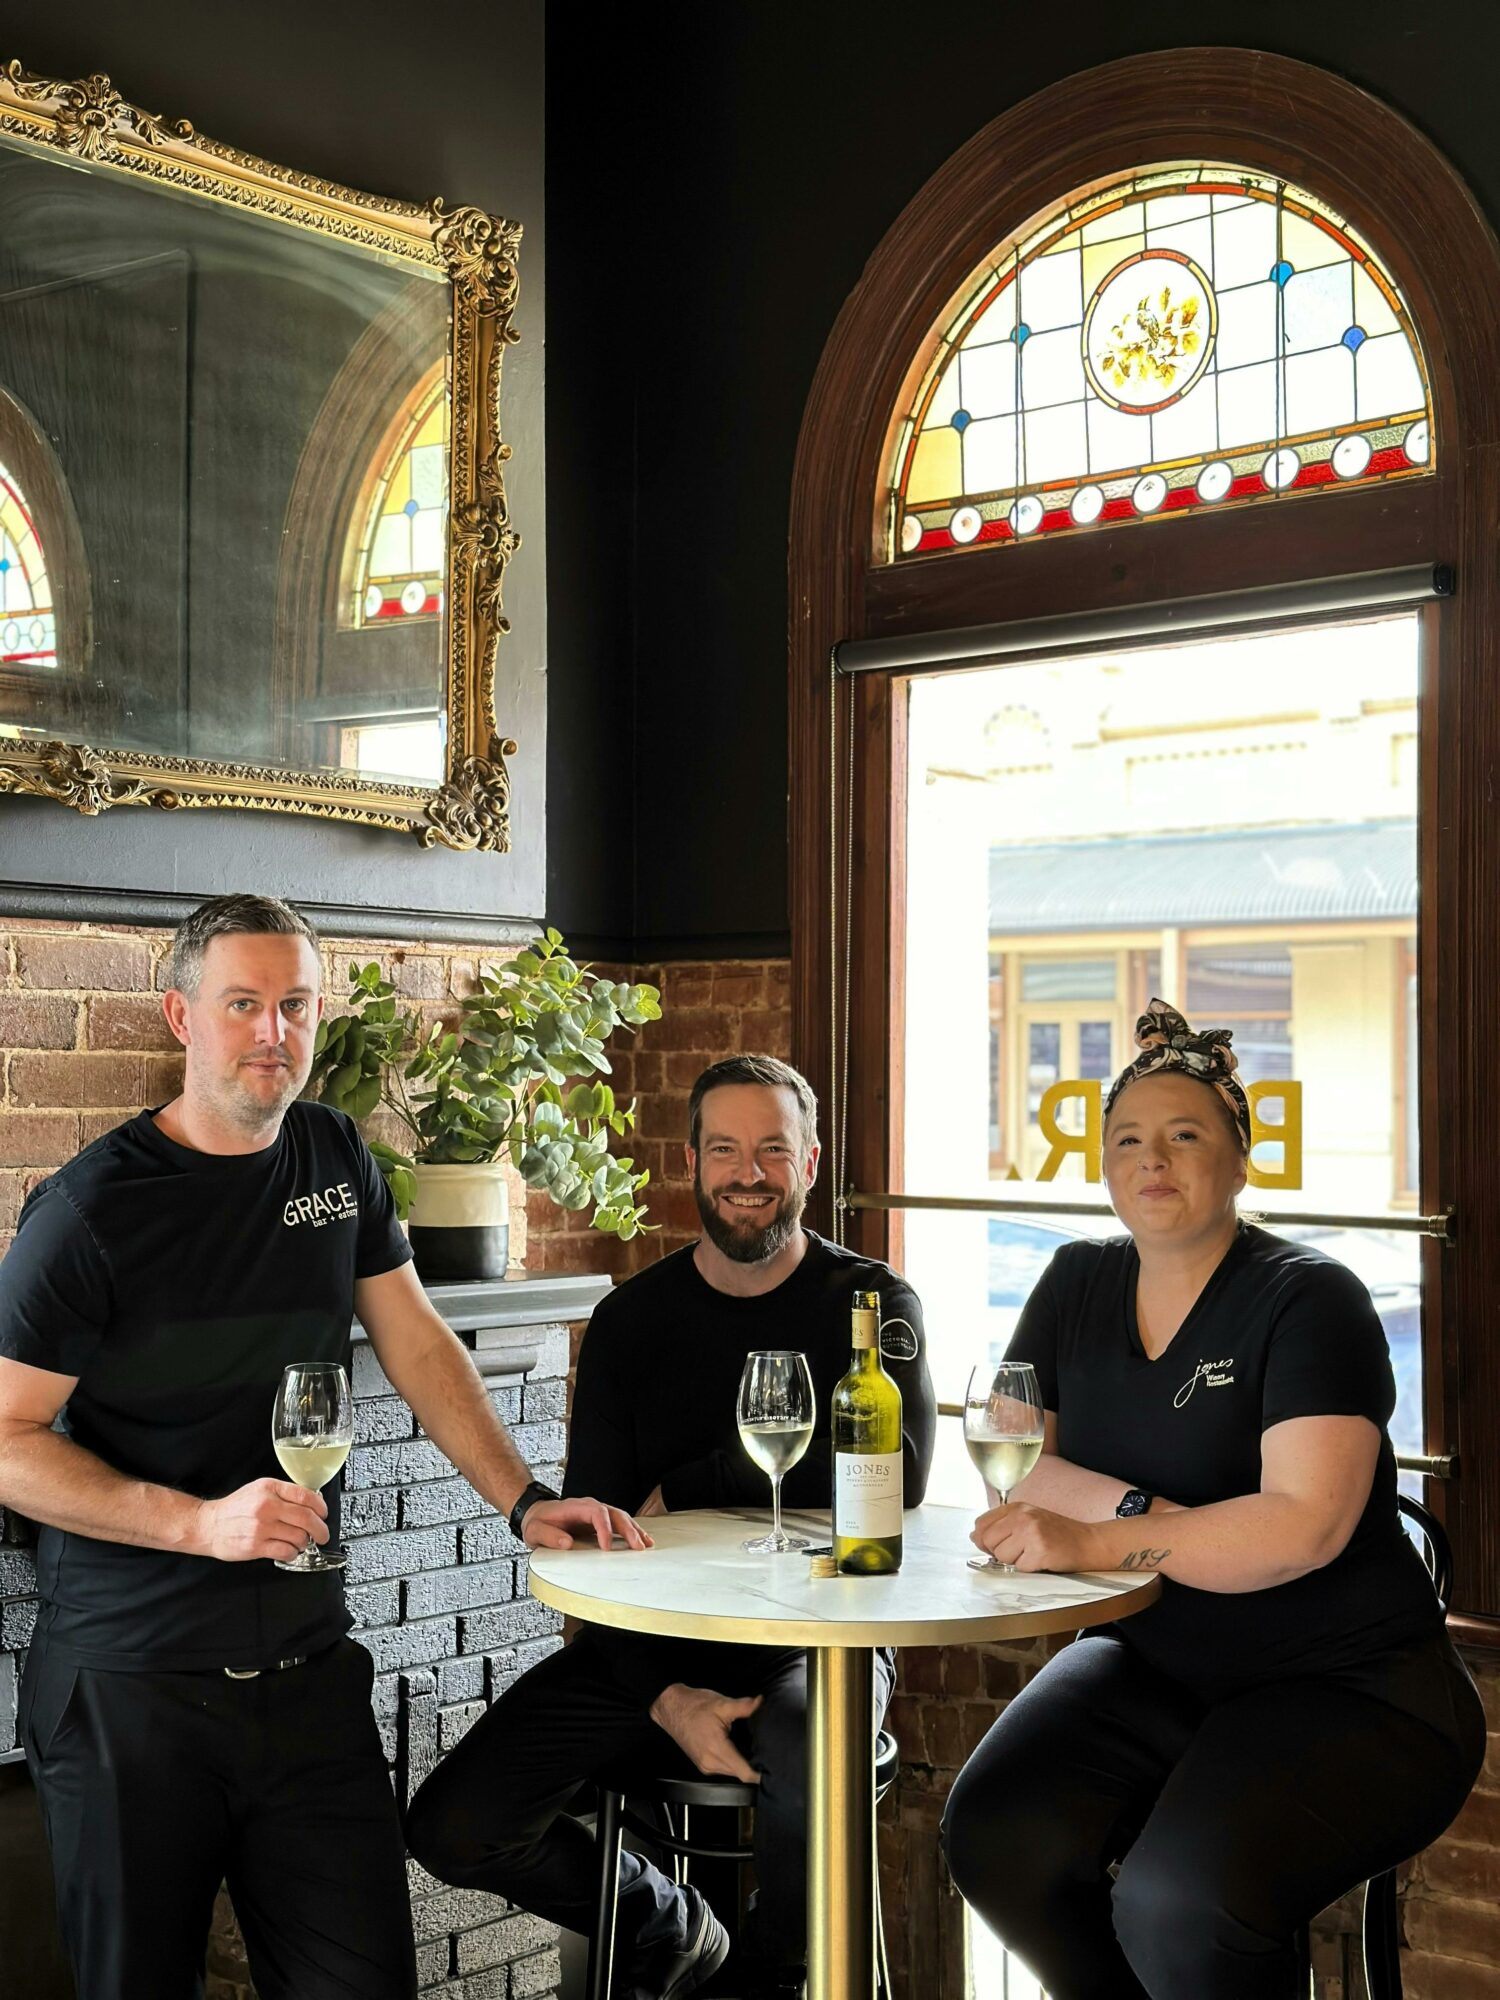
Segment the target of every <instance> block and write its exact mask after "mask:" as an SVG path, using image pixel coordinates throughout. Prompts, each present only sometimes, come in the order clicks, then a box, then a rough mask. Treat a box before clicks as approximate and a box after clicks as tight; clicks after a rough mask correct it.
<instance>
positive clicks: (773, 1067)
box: [688, 1056, 818, 1153]
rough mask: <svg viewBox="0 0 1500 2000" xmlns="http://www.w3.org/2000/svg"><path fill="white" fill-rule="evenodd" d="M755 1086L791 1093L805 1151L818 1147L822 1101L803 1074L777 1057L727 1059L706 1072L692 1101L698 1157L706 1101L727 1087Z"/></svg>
mask: <svg viewBox="0 0 1500 2000" xmlns="http://www.w3.org/2000/svg"><path fill="white" fill-rule="evenodd" d="M733 1083H755V1084H759V1085H760V1086H761V1087H762V1089H765V1090H789V1091H790V1092H791V1093H792V1095H793V1097H795V1098H796V1100H797V1121H798V1124H799V1126H800V1127H801V1134H802V1150H803V1152H804V1153H810V1152H811V1151H812V1149H813V1147H814V1146H816V1145H817V1143H818V1100H817V1098H816V1097H814V1095H813V1087H812V1085H811V1084H810V1083H809V1082H808V1080H807V1078H806V1077H805V1076H804V1075H803V1074H802V1072H801V1071H800V1070H795V1069H793V1068H792V1066H791V1064H790V1063H785V1062H782V1061H781V1060H780V1058H779V1057H777V1056H726V1057H725V1058H724V1060H723V1061H722V1062H716V1063H713V1064H711V1065H710V1066H709V1068H707V1069H706V1070H704V1072H703V1074H702V1075H701V1076H700V1077H699V1079H698V1081H697V1082H696V1083H695V1084H694V1085H693V1090H692V1095H691V1096H690V1097H689V1098H688V1144H689V1145H690V1146H691V1147H692V1149H693V1151H694V1152H695V1153H696V1152H697V1151H698V1135H699V1132H700V1130H701V1128H702V1123H703V1100H704V1098H705V1097H707V1095H708V1093H709V1092H710V1091H711V1090H720V1089H722V1088H723V1086H724V1085H725V1084H733Z"/></svg>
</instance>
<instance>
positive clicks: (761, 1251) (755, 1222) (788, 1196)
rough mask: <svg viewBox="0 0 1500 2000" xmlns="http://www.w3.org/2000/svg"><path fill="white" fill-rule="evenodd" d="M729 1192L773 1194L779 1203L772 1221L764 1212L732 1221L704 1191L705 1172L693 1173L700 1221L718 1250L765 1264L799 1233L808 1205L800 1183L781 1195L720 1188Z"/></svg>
mask: <svg viewBox="0 0 1500 2000" xmlns="http://www.w3.org/2000/svg"><path fill="white" fill-rule="evenodd" d="M719 1193H720V1194H721V1195H726V1194H760V1195H763V1194H770V1195H771V1198H772V1200H773V1201H774V1202H775V1203H776V1206H775V1208H774V1210H773V1211H772V1214H771V1220H770V1221H769V1222H762V1221H760V1220H759V1215H760V1213H761V1212H762V1211H757V1212H756V1214H755V1215H753V1216H752V1215H747V1216H746V1218H745V1220H744V1221H743V1222H729V1221H727V1220H726V1219H725V1217H724V1216H723V1215H721V1214H720V1212H719V1208H718V1204H717V1202H716V1201H715V1200H714V1199H713V1197H712V1196H710V1195H709V1194H707V1193H706V1192H705V1191H704V1186H703V1180H702V1177H701V1175H699V1174H698V1173H696V1172H695V1173H694V1175H693V1200H694V1201H695V1202H696V1203H697V1204H698V1216H699V1220H700V1221H701V1222H702V1224H703V1233H704V1235H705V1236H706V1237H707V1238H708V1240H709V1242H710V1243H712V1245H713V1246H714V1248H715V1249H716V1250H720V1251H722V1252H723V1254H724V1255H725V1256H726V1257H727V1258H729V1260H730V1261H731V1263H735V1264H764V1263H767V1262H768V1261H769V1260H770V1259H771V1258H772V1257H774V1256H775V1255H776V1254H777V1252H778V1251H781V1250H784V1249H785V1248H786V1246H787V1244H788V1243H790V1242H791V1240H792V1238H793V1237H794V1236H795V1235H796V1233H797V1228H798V1224H799V1222H800V1220H801V1216H802V1211H803V1209H804V1208H805V1207H806V1205H807V1190H806V1188H804V1187H803V1186H802V1185H801V1183H800V1182H799V1183H798V1185H797V1186H796V1187H793V1188H790V1189H788V1191H787V1192H786V1193H785V1194H777V1193H775V1192H774V1191H773V1190H771V1189H769V1188H763V1187H762V1188H742V1187H726V1188H721V1189H720V1190H719Z"/></svg>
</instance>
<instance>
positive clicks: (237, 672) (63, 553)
mask: <svg viewBox="0 0 1500 2000" xmlns="http://www.w3.org/2000/svg"><path fill="white" fill-rule="evenodd" d="M520 236H521V231H520V227H519V225H517V224H515V223H511V222H504V221H501V220H498V219H497V218H495V217H492V216H489V215H486V214H484V213H483V212H482V211H481V210H479V209H476V208H458V209H453V210H449V209H447V208H445V207H444V205H443V203H442V202H441V201H434V202H432V203H431V205H430V206H429V207H427V208H425V209H424V208H418V207H415V206H412V205H410V204H408V203H404V202H398V201H391V200H387V199H384V198H382V197H379V196H374V195H362V194H357V193H354V192H352V191H351V190H350V189H347V188H342V187H337V186H334V185H332V184H330V183H328V182H325V181H320V180H316V179H314V178H312V177H310V176H308V175H305V174H299V173H294V172H292V171H291V170H289V169H288V168H285V167H279V166H275V165H272V164H271V163H270V162H268V161H265V160H259V159H254V158H252V157H251V156H250V155H248V154H245V153H239V152H236V151H235V150H233V149H232V148H231V147H228V146H225V145H221V144H219V143H218V142H216V141H214V140H211V139H206V138H204V137H202V136H201V135H200V134H199V133H197V132H195V131H194V130H193V128H192V126H191V125H189V124H188V123H187V122H186V121H185V120H176V121H172V120H167V119H162V118H158V117H154V116H152V115H150V114H149V113H147V112H144V111H140V110H137V109H136V108H135V107H134V106H133V105H130V104H127V103H125V102H124V101H123V100H122V99H121V97H120V96H119V94H118V92H117V91H115V90H114V88H113V87H112V86H111V84H110V81H109V78H108V77H105V76H91V77H88V78H86V79H84V80H83V81H82V82H79V83H59V82H53V81H51V80H49V79H47V78H43V77H36V76H32V75H30V74H29V73H28V72H27V71H25V70H24V69H23V68H22V67H21V65H20V64H19V63H18V62H12V63H10V64H9V65H8V66H7V67H6V68H4V69H3V70H0V792H27V793H34V794H39V795H41V796H43V797H47V798H53V799H58V800H60V801H61V802H62V803H64V804H65V805H70V806H73V807H75V808H76V809H77V810H78V811H80V812H83V813H88V814H95V813H99V812H101V811H102V810H103V809H104V808H106V807H108V806H114V805H127V804H131V805H134V804H144V805H154V806H158V807H163V808H169V809H175V808H181V807H187V806H254V807H259V808H263V809H268V810H273V811H286V812H296V813H309V814H318V815H322V816H325V817H329V818H335V819H341V820H346V821H352V822H358V823H361V824H364V825H367V826H378V827H391V828H398V829H409V830H410V831H412V832H414V833H416V835H417V836H418V838H419V839H420V840H421V841H422V843H423V844H424V845H426V846H433V845H436V844H442V845H445V846H449V847H456V848H490V849H504V848H507V847H508V846H509V844H510V839H509V822H508V793H509V785H508V779H507V774H506V769H505V761H504V760H505V757H506V756H507V755H508V754H511V753H513V752H514V750H515V747H516V746H515V744H514V743H513V742H509V741H506V740H503V739H502V737H501V736H500V734H499V732H498V728H497V723H496V718H495V662H496V651H497V648H498V645H499V640H500V637H501V634H502V633H503V632H504V631H505V630H506V622H505V619H504V617H503V615H502V611H501V595H502V588H503V583H504V576H505V568H506V564H507V563H508V562H509V560H510V557H511V556H512V554H513V553H514V552H515V550H516V548H517V546H518V545H519V537H518V536H517V535H516V534H515V532H514V530H513V529H512V527H511V525H510V517H509V512H508V508H507V504H506V497H505V486H504V481H503V478H502V466H503V464H504V461H505V460H506V458H507V457H508V456H509V447H508V446H506V445H505V444H503V443H502V442H501V435H500V364H501V357H502V355H503V353H504V350H505V347H506V345H507V344H508V343H509V342H511V341H513V340H514V339H515V338H516V335H515V332H514V330H513V328H512V325H511V319H512V315H513V313H514V310H515V305H516V295H517V272H516V257H517V251H518V249H519V245H520Z"/></svg>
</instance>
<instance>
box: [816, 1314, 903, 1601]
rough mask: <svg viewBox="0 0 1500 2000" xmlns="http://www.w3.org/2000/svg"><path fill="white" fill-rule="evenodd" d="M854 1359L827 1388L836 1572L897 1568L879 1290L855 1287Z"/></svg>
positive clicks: (894, 1469)
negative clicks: (830, 1397)
mask: <svg viewBox="0 0 1500 2000" xmlns="http://www.w3.org/2000/svg"><path fill="white" fill-rule="evenodd" d="M852 1319H853V1336H854V1359H853V1360H852V1362H851V1363H850V1365H849V1372H848V1374H847V1375H846V1376H845V1377H844V1379H843V1380H842V1381H841V1382H840V1383H839V1385H838V1387H837V1388H836V1389H835V1390H834V1392H833V1401H832V1404H831V1405H830V1425H831V1429H832V1434H833V1555H834V1560H835V1562H837V1564H838V1566H839V1573H840V1575H842V1576H891V1575H894V1573H895V1572H896V1571H897V1570H898V1569H900V1567H901V1498H902V1495H901V1391H900V1390H899V1389H898V1388H897V1387H896V1385H895V1383H894V1382H893V1381H892V1380H891V1378H890V1376H889V1375H887V1374H886V1372H885V1369H884V1368H883V1367H882V1366H881V1361H880V1294H879V1293H878V1292H856V1293H855V1294H854V1305H853V1312H852Z"/></svg>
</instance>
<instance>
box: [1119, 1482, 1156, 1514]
mask: <svg viewBox="0 0 1500 2000" xmlns="http://www.w3.org/2000/svg"><path fill="white" fill-rule="evenodd" d="M1150 1505H1151V1495H1150V1494H1149V1493H1143V1492H1142V1491H1141V1489H1140V1488H1139V1487H1138V1486H1133V1487H1132V1488H1131V1489H1130V1491H1129V1492H1128V1493H1127V1494H1126V1495H1125V1498H1124V1499H1123V1500H1122V1501H1121V1502H1120V1504H1119V1506H1118V1507H1117V1508H1116V1509H1115V1512H1116V1514H1117V1515H1118V1516H1119V1518H1120V1519H1121V1520H1122V1521H1125V1520H1129V1519H1130V1517H1131V1516H1132V1515H1134V1514H1144V1513H1145V1512H1146V1510H1147V1509H1148V1508H1149V1507H1150Z"/></svg>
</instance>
